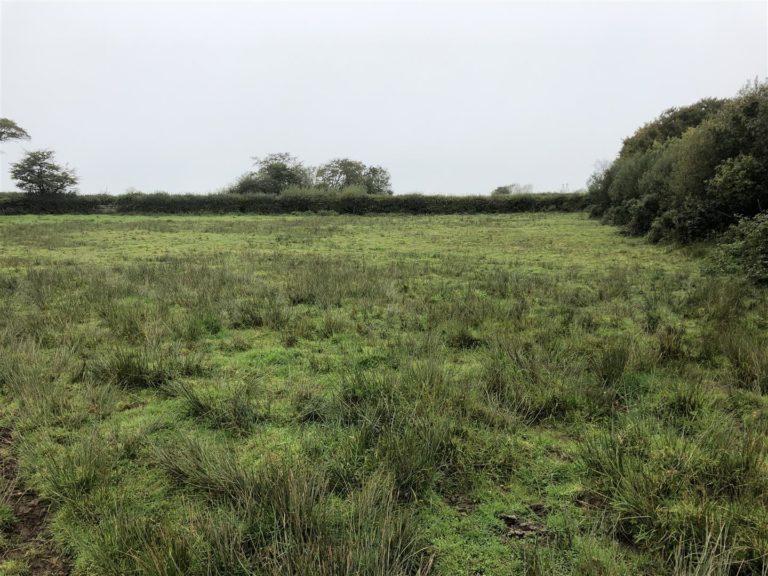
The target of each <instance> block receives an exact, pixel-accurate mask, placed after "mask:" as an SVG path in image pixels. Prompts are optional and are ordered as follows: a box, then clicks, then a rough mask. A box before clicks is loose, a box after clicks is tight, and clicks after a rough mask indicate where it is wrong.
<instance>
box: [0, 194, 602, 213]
mask: <svg viewBox="0 0 768 576" xmlns="http://www.w3.org/2000/svg"><path fill="white" fill-rule="evenodd" d="M586 206H587V196H586V194H577V193H571V194H568V193H539V194H516V195H502V196H428V195H421V194H406V195H396V196H389V195H376V194H345V193H344V192H340V193H336V194H331V193H324V194H319V193H316V192H312V191H305V192H301V191H298V192H292V193H284V194H280V195H274V194H207V195H196V194H166V193H153V194H143V193H130V194H123V195H120V196H111V195H105V194H100V195H74V194H61V195H54V196H48V197H40V196H36V195H29V194H16V193H8V194H0V214H100V213H118V214H206V213H207V214H211V213H213V214H216V213H220V214H223V213H250V214H289V213H292V212H316V213H317V212H320V213H322V212H329V213H334V212H335V213H338V214H484V213H488V214H502V213H514V212H556V211H559V212H576V211H580V210H584V209H585V208H586Z"/></svg>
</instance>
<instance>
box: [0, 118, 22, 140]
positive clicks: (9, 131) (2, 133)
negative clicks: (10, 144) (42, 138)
mask: <svg viewBox="0 0 768 576" xmlns="http://www.w3.org/2000/svg"><path fill="white" fill-rule="evenodd" d="M8 140H29V134H27V131H26V130H24V128H22V127H21V126H19V125H18V124H16V122H14V121H13V120H9V119H8V118H0V142H7V141H8Z"/></svg>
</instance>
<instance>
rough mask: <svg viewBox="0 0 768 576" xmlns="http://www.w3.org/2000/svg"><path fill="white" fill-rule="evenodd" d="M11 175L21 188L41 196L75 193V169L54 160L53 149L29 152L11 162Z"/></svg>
mask: <svg viewBox="0 0 768 576" xmlns="http://www.w3.org/2000/svg"><path fill="white" fill-rule="evenodd" d="M11 176H12V177H13V179H14V180H16V186H18V187H19V188H20V189H21V190H23V191H24V192H27V193H28V194H35V195H39V196H50V195H54V194H67V193H73V192H75V189H74V187H75V186H76V185H77V176H76V175H75V172H74V170H71V169H69V168H66V167H63V166H60V165H59V164H56V162H54V161H53V150H36V151H34V152H27V153H26V154H25V155H24V158H22V159H21V160H20V161H18V162H16V163H14V164H11Z"/></svg>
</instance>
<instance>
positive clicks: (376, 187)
mask: <svg viewBox="0 0 768 576" xmlns="http://www.w3.org/2000/svg"><path fill="white" fill-rule="evenodd" d="M364 185H365V188H366V189H367V190H368V194H392V184H391V183H390V178H389V170H387V169H386V168H384V167H382V166H369V167H368V168H366V170H365V174H364Z"/></svg>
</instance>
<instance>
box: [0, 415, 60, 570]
mask: <svg viewBox="0 0 768 576" xmlns="http://www.w3.org/2000/svg"><path fill="white" fill-rule="evenodd" d="M0 507H7V508H8V509H10V512H11V515H10V517H9V518H7V521H5V522H3V526H2V537H1V538H0V574H6V573H7V574H30V575H38V574H40V575H44V576H67V575H68V574H69V573H70V563H69V560H68V558H67V557H66V556H64V555H63V554H62V553H61V552H59V551H58V550H57V549H56V547H55V546H54V544H53V541H52V539H51V533H50V526H49V518H48V505H47V504H46V503H45V502H44V501H43V500H41V499H40V498H39V497H38V495H37V494H35V492H34V491H32V490H29V489H27V488H26V487H25V486H24V485H23V483H22V482H21V481H20V479H19V476H18V465H17V463H16V458H15V457H14V455H13V433H12V432H11V430H9V429H8V428H0Z"/></svg>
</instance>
